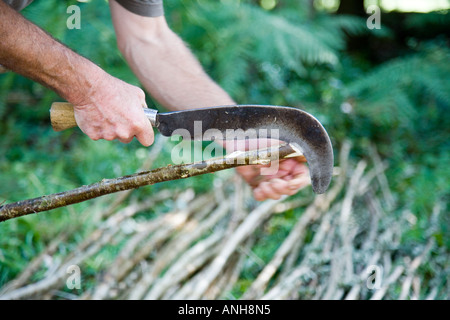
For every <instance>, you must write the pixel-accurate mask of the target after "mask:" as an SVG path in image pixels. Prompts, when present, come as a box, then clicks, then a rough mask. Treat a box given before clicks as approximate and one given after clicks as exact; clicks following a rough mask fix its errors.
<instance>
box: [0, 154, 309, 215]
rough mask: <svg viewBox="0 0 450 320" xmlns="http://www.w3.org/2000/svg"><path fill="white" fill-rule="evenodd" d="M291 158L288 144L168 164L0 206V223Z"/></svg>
mask: <svg viewBox="0 0 450 320" xmlns="http://www.w3.org/2000/svg"><path fill="white" fill-rule="evenodd" d="M293 156H302V155H299V154H298V152H297V151H296V150H295V149H293V148H292V147H291V146H290V145H281V146H279V147H275V148H273V147H272V148H267V149H262V150H252V151H246V152H239V151H238V152H233V153H232V154H230V155H227V156H225V157H223V158H214V159H210V160H205V161H202V162H195V163H189V164H180V165H168V166H167V167H162V168H157V169H154V170H150V171H144V172H139V173H136V174H132V175H127V176H123V177H119V178H114V179H103V180H102V181H99V182H96V183H93V184H90V185H87V186H82V187H79V188H76V189H72V190H69V191H64V192H60V193H54V194H50V195H44V196H41V197H38V198H34V199H27V200H22V201H19V202H14V203H10V204H6V205H3V206H0V222H3V221H6V220H10V219H13V218H18V217H21V216H24V215H28V214H32V213H38V212H43V211H48V210H52V209H56V208H60V207H65V206H68V205H71V204H75V203H79V202H83V201H86V200H90V199H94V198H97V197H100V196H104V195H107V194H111V193H115V192H119V191H124V190H130V189H136V188H139V187H142V186H146V185H152V184H155V183H159V182H164V181H170V180H177V179H184V178H189V177H193V176H197V175H201V174H205V173H212V172H216V171H220V170H225V169H229V168H234V167H238V166H242V165H251V164H268V163H269V162H270V161H274V160H279V159H284V158H288V157H293Z"/></svg>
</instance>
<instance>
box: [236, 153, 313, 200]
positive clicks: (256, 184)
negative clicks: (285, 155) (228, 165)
mask: <svg viewBox="0 0 450 320" xmlns="http://www.w3.org/2000/svg"><path fill="white" fill-rule="evenodd" d="M264 167H267V166H263V165H254V166H244V167H238V168H236V171H237V172H238V173H239V174H240V175H241V176H242V177H243V178H244V180H245V181H246V182H247V183H248V184H249V185H250V186H251V187H252V188H253V196H254V197H255V199H256V200H258V201H263V200H266V199H274V200H277V199H280V198H281V196H282V195H290V196H291V195H294V194H296V193H297V192H298V191H299V190H300V189H301V188H303V187H305V186H307V185H308V184H309V183H310V178H309V170H308V167H307V166H306V165H305V164H304V163H302V162H299V161H298V160H297V158H292V159H285V160H281V161H280V162H279V164H278V170H277V171H276V173H274V174H272V175H262V174H261V169H262V168H264Z"/></svg>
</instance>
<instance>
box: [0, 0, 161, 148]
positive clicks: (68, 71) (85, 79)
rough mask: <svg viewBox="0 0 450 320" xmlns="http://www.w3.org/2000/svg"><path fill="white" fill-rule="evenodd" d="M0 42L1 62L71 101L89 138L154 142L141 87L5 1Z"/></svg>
mask: <svg viewBox="0 0 450 320" xmlns="http://www.w3.org/2000/svg"><path fill="white" fill-rule="evenodd" d="M0 39H1V41H0V63H1V64H2V65H3V66H4V67H6V68H8V69H10V70H12V71H14V72H17V73H19V74H22V75H24V76H26V77H28V78H30V79H33V80H35V81H38V82H40V83H41V84H43V85H45V86H47V87H49V88H51V89H53V90H54V91H56V92H57V93H58V94H59V95H60V96H61V97H62V98H64V99H65V100H67V101H69V102H70V103H72V104H73V105H74V106H75V119H76V121H77V124H78V126H79V127H80V128H81V130H82V131H83V132H85V133H86V134H87V135H88V136H89V137H90V138H92V139H94V140H97V139H106V140H114V139H118V140H120V141H122V142H130V141H131V140H132V139H133V137H134V136H136V137H137V138H138V140H139V141H140V142H141V143H142V144H143V145H145V146H149V145H150V144H152V142H153V130H152V128H151V124H150V122H149V121H148V120H147V118H146V117H145V115H144V111H143V109H142V107H145V95H144V92H143V91H142V90H141V89H139V88H137V87H135V86H131V85H129V84H126V83H125V82H123V81H121V80H119V79H117V78H114V77H112V76H110V75H109V74H107V73H106V72H105V71H103V70H102V69H101V68H99V67H98V66H97V65H95V64H94V63H92V62H91V61H89V60H87V59H85V58H84V57H82V56H80V55H78V54H77V53H75V52H73V51H72V50H70V49H69V48H67V47H66V46H64V45H62V44H61V43H59V42H58V41H56V40H55V39H53V38H52V37H51V36H50V35H49V34H47V33H46V32H44V31H43V30H42V29H40V28H39V27H38V26H36V25H34V24H33V23H32V22H30V21H28V20H26V19H25V18H24V17H23V16H22V15H20V14H18V13H17V12H15V11H14V10H13V9H11V8H10V7H9V6H8V5H7V4H6V3H4V2H3V1H1V0H0Z"/></svg>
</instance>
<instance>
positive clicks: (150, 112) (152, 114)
mask: <svg viewBox="0 0 450 320" xmlns="http://www.w3.org/2000/svg"><path fill="white" fill-rule="evenodd" d="M144 113H145V116H146V117H147V119H148V120H150V123H151V124H152V126H153V127H156V115H157V114H158V110H155V109H149V108H144Z"/></svg>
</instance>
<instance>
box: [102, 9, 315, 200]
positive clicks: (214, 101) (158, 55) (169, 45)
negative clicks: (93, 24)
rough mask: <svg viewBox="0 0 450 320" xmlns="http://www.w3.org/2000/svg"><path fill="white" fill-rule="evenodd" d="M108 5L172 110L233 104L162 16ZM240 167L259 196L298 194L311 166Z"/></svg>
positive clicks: (129, 49)
mask: <svg viewBox="0 0 450 320" xmlns="http://www.w3.org/2000/svg"><path fill="white" fill-rule="evenodd" d="M109 3H110V8H111V15H112V19H113V24H114V28H115V30H116V35H117V42H118V46H119V49H120V51H121V52H122V53H123V55H124V56H125V59H126V60H127V61H128V63H129V65H130V67H131V68H132V70H133V71H134V73H135V74H136V75H137V76H138V78H139V79H140V81H141V82H142V84H143V85H144V87H145V88H146V89H147V90H148V91H149V92H150V94H151V95H152V96H153V97H154V98H155V99H156V100H157V101H158V102H159V103H161V104H162V105H163V106H165V107H167V108H169V109H171V110H180V109H188V108H200V107H209V106H216V105H230V104H235V103H234V101H233V100H232V99H231V98H230V96H229V95H228V94H227V93H226V92H225V91H224V90H223V89H222V88H221V87H219V86H218V85H217V84H216V83H215V82H214V81H213V80H212V79H211V78H210V77H209V76H208V75H207V74H206V73H205V71H204V70H203V68H202V67H201V65H200V63H199V62H198V60H197V59H196V58H195V57H194V56H193V55H192V53H191V52H190V51H189V49H188V48H187V47H186V46H185V45H184V43H183V42H182V40H181V39H180V38H179V37H178V36H177V35H176V34H175V33H174V32H172V31H171V30H170V28H169V27H168V26H167V22H166V20H165V18H164V17H163V16H161V17H154V18H149V17H143V16H139V15H137V14H134V13H131V12H130V11H128V10H126V9H125V8H123V7H122V6H121V5H120V4H118V3H117V2H116V1H114V0H110V1H109ZM227 149H229V148H227ZM231 149H233V147H231ZM237 170H238V172H239V173H240V174H241V176H242V177H243V178H244V179H245V180H246V181H247V182H248V183H249V184H250V185H251V186H252V188H253V194H254V196H255V199H257V200H265V199H268V198H271V199H278V198H280V197H281V196H282V195H292V194H295V193H296V192H297V191H298V190H299V189H300V188H301V187H303V186H305V185H307V184H308V182H309V181H308V179H309V175H308V168H307V167H306V166H305V165H304V164H302V163H299V162H297V161H296V160H295V159H288V160H285V161H282V162H280V164H279V170H278V171H277V172H276V173H275V174H273V175H270V176H261V174H260V170H261V166H244V167H239V168H237Z"/></svg>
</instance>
